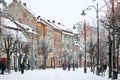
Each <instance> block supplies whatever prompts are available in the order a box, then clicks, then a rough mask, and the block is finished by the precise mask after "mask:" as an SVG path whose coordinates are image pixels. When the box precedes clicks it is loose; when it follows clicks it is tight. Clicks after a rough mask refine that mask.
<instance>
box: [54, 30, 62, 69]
mask: <svg viewBox="0 0 120 80" xmlns="http://www.w3.org/2000/svg"><path fill="white" fill-rule="evenodd" d="M53 35H54V56H55V57H54V59H55V66H56V67H59V66H60V65H59V63H60V59H61V44H62V43H61V40H62V34H61V31H60V30H57V29H54V31H53Z"/></svg>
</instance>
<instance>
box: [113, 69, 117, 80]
mask: <svg viewBox="0 0 120 80" xmlns="http://www.w3.org/2000/svg"><path fill="white" fill-rule="evenodd" d="M117 77H118V74H117V71H113V76H112V78H113V79H117Z"/></svg>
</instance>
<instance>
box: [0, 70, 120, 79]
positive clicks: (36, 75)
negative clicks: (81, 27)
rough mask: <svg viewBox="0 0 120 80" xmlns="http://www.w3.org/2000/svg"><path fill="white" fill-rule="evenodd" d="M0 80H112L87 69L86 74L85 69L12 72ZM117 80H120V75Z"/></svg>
mask: <svg viewBox="0 0 120 80" xmlns="http://www.w3.org/2000/svg"><path fill="white" fill-rule="evenodd" d="M0 80H111V79H109V78H108V72H106V73H105V76H96V74H93V73H92V72H90V69H87V73H84V69H83V68H78V69H76V70H75V71H73V70H72V69H71V70H70V71H68V70H65V71H63V70H62V68H56V69H46V70H33V71H31V70H28V71H25V72H24V74H21V73H20V72H14V71H11V74H5V75H0ZM117 80H120V75H119V77H118V79H117Z"/></svg>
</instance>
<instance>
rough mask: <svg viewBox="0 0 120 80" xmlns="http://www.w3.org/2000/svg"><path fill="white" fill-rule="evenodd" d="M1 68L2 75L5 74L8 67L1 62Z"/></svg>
mask: <svg viewBox="0 0 120 80" xmlns="http://www.w3.org/2000/svg"><path fill="white" fill-rule="evenodd" d="M0 68H1V74H4V72H5V69H6V65H5V64H4V63H2V62H0Z"/></svg>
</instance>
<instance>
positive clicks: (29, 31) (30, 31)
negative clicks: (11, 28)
mask: <svg viewBox="0 0 120 80" xmlns="http://www.w3.org/2000/svg"><path fill="white" fill-rule="evenodd" d="M15 22H16V23H17V24H19V25H20V26H22V28H23V29H24V30H25V31H26V32H28V33H31V34H35V35H37V32H36V31H34V30H33V29H32V28H31V27H30V26H28V25H26V24H22V23H20V22H18V21H15Z"/></svg>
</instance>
